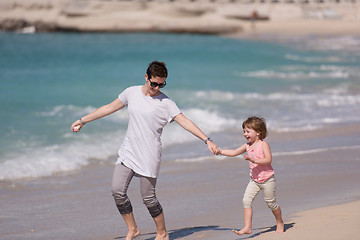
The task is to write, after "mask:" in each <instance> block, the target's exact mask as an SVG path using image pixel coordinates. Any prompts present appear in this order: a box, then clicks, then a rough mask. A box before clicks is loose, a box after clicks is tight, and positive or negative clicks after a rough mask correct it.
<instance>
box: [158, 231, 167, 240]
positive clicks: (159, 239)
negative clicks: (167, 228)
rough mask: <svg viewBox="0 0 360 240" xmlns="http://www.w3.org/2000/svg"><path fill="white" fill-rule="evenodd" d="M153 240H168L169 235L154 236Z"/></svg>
mask: <svg viewBox="0 0 360 240" xmlns="http://www.w3.org/2000/svg"><path fill="white" fill-rule="evenodd" d="M155 240H169V234H167V233H165V234H156V237H155Z"/></svg>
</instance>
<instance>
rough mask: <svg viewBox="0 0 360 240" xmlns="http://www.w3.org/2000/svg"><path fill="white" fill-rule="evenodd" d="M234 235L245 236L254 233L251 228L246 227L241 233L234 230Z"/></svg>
mask: <svg viewBox="0 0 360 240" xmlns="http://www.w3.org/2000/svg"><path fill="white" fill-rule="evenodd" d="M232 231H233V232H234V233H236V234H237V235H243V234H251V233H252V230H251V228H247V227H244V228H243V229H241V230H240V231H237V230H235V229H233V230H232Z"/></svg>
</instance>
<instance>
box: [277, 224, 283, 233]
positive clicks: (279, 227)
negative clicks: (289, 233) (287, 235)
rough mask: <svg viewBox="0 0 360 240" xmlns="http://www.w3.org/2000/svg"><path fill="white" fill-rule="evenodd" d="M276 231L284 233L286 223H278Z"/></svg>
mask: <svg viewBox="0 0 360 240" xmlns="http://www.w3.org/2000/svg"><path fill="white" fill-rule="evenodd" d="M276 232H277V233H283V232H284V223H283V222H282V223H278V224H277V225H276Z"/></svg>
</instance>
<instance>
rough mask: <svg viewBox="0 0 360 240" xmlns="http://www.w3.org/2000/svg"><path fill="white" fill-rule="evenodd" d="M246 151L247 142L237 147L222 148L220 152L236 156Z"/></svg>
mask: <svg viewBox="0 0 360 240" xmlns="http://www.w3.org/2000/svg"><path fill="white" fill-rule="evenodd" d="M244 152H246V143H245V144H243V145H242V146H241V147H239V148H237V149H220V152H219V154H221V155H224V156H228V157H235V156H238V155H240V154H243V153H244Z"/></svg>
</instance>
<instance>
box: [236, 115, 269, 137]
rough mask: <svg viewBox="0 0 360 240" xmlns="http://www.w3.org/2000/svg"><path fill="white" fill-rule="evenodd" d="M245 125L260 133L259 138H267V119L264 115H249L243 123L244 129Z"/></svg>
mask: <svg viewBox="0 0 360 240" xmlns="http://www.w3.org/2000/svg"><path fill="white" fill-rule="evenodd" d="M245 127H247V128H250V129H253V130H254V131H255V132H257V133H259V138H260V139H261V140H263V139H265V138H266V136H267V129H266V121H265V119H264V118H262V117H256V116H252V117H249V118H248V119H246V120H245V121H244V122H243V124H242V128H243V129H244V128H245Z"/></svg>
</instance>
